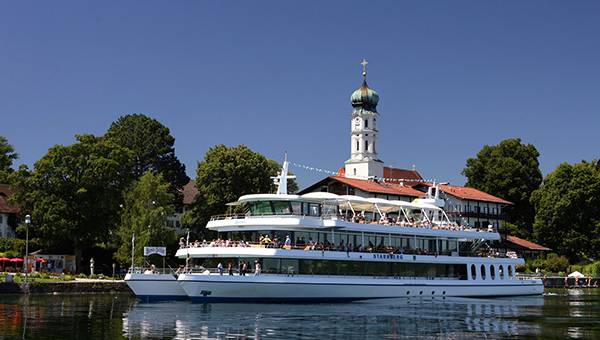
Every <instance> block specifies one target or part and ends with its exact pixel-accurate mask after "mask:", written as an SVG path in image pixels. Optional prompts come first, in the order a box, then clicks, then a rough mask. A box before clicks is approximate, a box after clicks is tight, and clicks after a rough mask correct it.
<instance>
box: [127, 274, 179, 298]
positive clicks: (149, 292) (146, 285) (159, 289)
mask: <svg viewBox="0 0 600 340" xmlns="http://www.w3.org/2000/svg"><path fill="white" fill-rule="evenodd" d="M125 282H126V283H127V285H128V286H129V288H131V290H132V291H133V293H134V294H135V295H136V297H138V298H140V299H142V300H143V301H159V300H185V299H187V298H188V296H187V294H186V293H185V291H184V290H183V289H182V287H181V285H180V283H179V282H178V281H177V279H176V278H175V276H173V275H171V274H131V273H129V274H127V275H125Z"/></svg>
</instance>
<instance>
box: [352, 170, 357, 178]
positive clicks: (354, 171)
mask: <svg viewBox="0 0 600 340" xmlns="http://www.w3.org/2000/svg"><path fill="white" fill-rule="evenodd" d="M352 171H353V173H354V176H356V168H354V169H352Z"/></svg>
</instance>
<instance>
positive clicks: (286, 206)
mask: <svg viewBox="0 0 600 340" xmlns="http://www.w3.org/2000/svg"><path fill="white" fill-rule="evenodd" d="M271 204H273V211H274V212H275V215H289V214H291V213H292V207H291V206H290V202H287V201H272V202H271Z"/></svg>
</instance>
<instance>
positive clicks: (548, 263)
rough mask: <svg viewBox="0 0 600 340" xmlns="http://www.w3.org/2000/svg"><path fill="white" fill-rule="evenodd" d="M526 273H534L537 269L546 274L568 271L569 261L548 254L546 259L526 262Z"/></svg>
mask: <svg viewBox="0 0 600 340" xmlns="http://www.w3.org/2000/svg"><path fill="white" fill-rule="evenodd" d="M525 267H526V271H527V272H532V273H533V272H535V271H536V269H539V270H540V271H541V272H543V273H546V274H552V273H559V272H565V271H567V270H568V269H569V259H567V258H566V257H565V256H558V255H557V254H555V253H550V254H548V255H547V256H546V258H545V259H544V258H539V259H534V260H528V261H527V262H526V263H525Z"/></svg>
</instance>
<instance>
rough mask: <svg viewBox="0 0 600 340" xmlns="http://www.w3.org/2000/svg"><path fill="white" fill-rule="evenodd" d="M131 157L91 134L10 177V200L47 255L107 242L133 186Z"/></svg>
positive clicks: (52, 150) (54, 149) (79, 251)
mask: <svg viewBox="0 0 600 340" xmlns="http://www.w3.org/2000/svg"><path fill="white" fill-rule="evenodd" d="M131 164H132V153H131V151H130V150H128V149H125V148H123V147H120V146H118V145H116V144H114V143H112V142H110V141H107V140H104V139H102V138H97V137H94V136H91V135H83V136H77V143H75V144H72V145H69V146H62V145H57V146H54V147H52V148H50V149H49V150H48V153H47V154H46V155H45V156H44V157H42V158H41V159H40V160H39V161H37V162H36V163H35V165H34V170H33V171H32V172H29V171H28V169H27V168H26V167H24V166H23V167H21V168H20V169H19V171H17V172H15V173H13V174H12V175H11V184H12V185H13V187H14V189H15V190H16V193H15V197H14V200H15V201H16V202H17V203H19V204H20V205H21V213H22V214H30V215H31V216H32V220H33V228H32V229H31V233H32V236H33V237H34V238H37V241H38V243H39V244H40V245H41V246H42V247H43V248H44V249H45V250H46V251H59V252H63V253H71V252H74V253H75V255H76V256H77V258H78V262H79V264H80V263H81V261H82V251H83V250H89V249H90V248H91V247H93V246H95V245H97V244H99V243H105V242H108V241H109V240H110V233H111V232H112V231H114V229H115V227H116V225H117V224H118V222H119V213H120V209H119V205H120V204H121V203H122V192H123V190H124V189H125V188H126V187H127V185H128V184H129V183H130V182H131V173H130V170H131Z"/></svg>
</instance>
